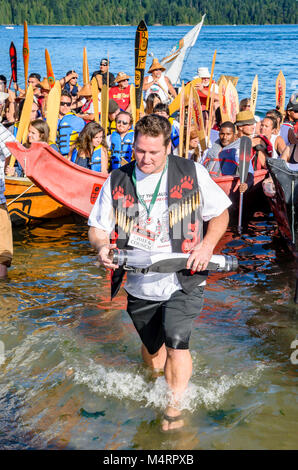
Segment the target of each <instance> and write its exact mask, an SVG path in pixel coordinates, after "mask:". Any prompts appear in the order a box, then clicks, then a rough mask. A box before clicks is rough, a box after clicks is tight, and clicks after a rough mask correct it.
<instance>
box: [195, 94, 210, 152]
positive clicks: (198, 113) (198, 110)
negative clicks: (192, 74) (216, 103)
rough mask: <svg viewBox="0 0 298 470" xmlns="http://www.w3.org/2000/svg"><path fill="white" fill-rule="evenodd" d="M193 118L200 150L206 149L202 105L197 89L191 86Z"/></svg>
mask: <svg viewBox="0 0 298 470" xmlns="http://www.w3.org/2000/svg"><path fill="white" fill-rule="evenodd" d="M193 118H194V123H195V126H196V128H197V131H198V136H199V141H200V146H201V150H202V152H204V150H206V148H207V147H206V134H205V127H204V119H203V113H202V106H201V101H200V97H199V94H198V92H197V90H196V89H195V88H194V87H193Z"/></svg>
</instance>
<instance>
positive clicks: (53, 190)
mask: <svg viewBox="0 0 298 470" xmlns="http://www.w3.org/2000/svg"><path fill="white" fill-rule="evenodd" d="M7 146H8V147H9V149H10V151H11V152H12V153H13V155H15V156H16V158H17V159H18V161H19V162H20V164H21V165H22V167H23V168H25V169H26V174H27V176H28V178H30V180H32V181H33V182H34V183H35V184H36V185H37V186H39V188H41V189H42V190H43V191H44V192H45V193H47V194H48V195H49V196H51V197H52V198H53V199H55V200H56V201H57V202H59V203H60V204H63V205H64V206H65V207H67V208H68V209H70V210H72V211H73V212H76V213H77V214H79V215H81V216H83V217H85V218H87V217H88V216H89V214H90V212H91V210H92V207H93V205H94V203H95V201H96V199H97V196H98V194H99V192H100V189H101V187H102V185H103V184H104V182H105V181H106V179H107V177H108V175H107V174H104V173H99V172H96V171H91V170H88V169H86V168H82V167H80V166H78V165H75V164H74V163H72V162H70V161H69V160H67V159H66V158H65V157H62V155H60V154H59V153H58V152H56V151H55V150H53V149H52V148H51V147H50V146H49V145H47V144H45V143H35V144H32V145H31V147H30V149H25V148H24V147H23V146H22V145H21V144H19V143H18V142H11V143H9V144H7ZM266 173H267V171H266V170H259V171H257V172H256V173H255V180H254V185H253V187H252V189H251V190H250V191H249V192H248V193H249V194H256V191H257V190H258V188H259V187H261V182H262V180H263V179H264V178H265V175H266ZM238 181H239V177H237V176H221V177H218V178H215V182H216V183H217V184H218V185H219V186H220V187H221V188H222V189H223V190H224V192H225V193H226V194H227V195H228V196H230V197H231V198H233V196H235V195H236V197H235V204H236V205H237V197H238V199H239V191H236V192H235V193H234V192H233V189H234V188H235V186H236V184H237V182H238ZM262 194H263V192H262Z"/></svg>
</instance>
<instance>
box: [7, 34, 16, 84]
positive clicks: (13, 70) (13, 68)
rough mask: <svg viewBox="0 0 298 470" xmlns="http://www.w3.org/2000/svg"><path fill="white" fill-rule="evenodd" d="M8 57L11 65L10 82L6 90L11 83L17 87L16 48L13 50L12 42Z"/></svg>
mask: <svg viewBox="0 0 298 470" xmlns="http://www.w3.org/2000/svg"><path fill="white" fill-rule="evenodd" d="M9 57H10V65H11V80H10V84H9V87H8V88H10V85H11V81H13V83H14V84H15V85H17V83H18V78H17V51H16V48H15V45H14V43H13V42H11V44H10V47H9Z"/></svg>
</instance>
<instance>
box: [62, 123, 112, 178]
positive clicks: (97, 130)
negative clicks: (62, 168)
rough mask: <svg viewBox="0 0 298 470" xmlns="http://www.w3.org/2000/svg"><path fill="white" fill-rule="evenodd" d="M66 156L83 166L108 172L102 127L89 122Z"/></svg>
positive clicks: (106, 149) (106, 151)
mask: <svg viewBox="0 0 298 470" xmlns="http://www.w3.org/2000/svg"><path fill="white" fill-rule="evenodd" d="M68 158H69V159H70V160H71V161H72V162H73V163H75V164H76V165H80V166H82V167H84V168H89V169H90V170H93V171H100V172H102V173H107V172H108V148H107V144H106V140H105V135H104V129H103V128H102V127H101V126H100V125H99V124H98V123H97V122H89V123H88V124H86V126H85V127H84V129H83V130H82V132H81V133H80V135H79V137H78V139H77V141H76V142H75V144H74V145H73V146H72V147H71V149H70V152H69V155H68Z"/></svg>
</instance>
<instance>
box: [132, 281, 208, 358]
mask: <svg viewBox="0 0 298 470" xmlns="http://www.w3.org/2000/svg"><path fill="white" fill-rule="evenodd" d="M127 295H128V297H127V312H128V314H129V316H130V317H131V319H132V321H133V324H134V326H135V328H136V330H137V332H138V334H139V336H140V338H141V340H142V342H143V344H144V345H145V346H146V348H147V350H148V352H149V353H150V354H155V353H156V352H157V351H158V350H159V349H160V348H161V346H162V345H163V344H164V343H165V345H166V346H167V347H169V348H173V349H188V347H189V339H190V334H191V329H192V323H193V320H194V319H195V318H196V317H197V316H198V315H199V314H200V312H201V310H202V307H203V301H204V287H200V286H198V287H196V288H195V289H194V290H193V291H192V292H191V293H190V294H186V293H184V292H183V291H182V290H178V291H176V292H174V294H173V295H172V296H171V297H170V298H169V300H164V301H161V302H158V301H155V300H144V299H139V298H137V297H134V296H132V295H130V294H127Z"/></svg>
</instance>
